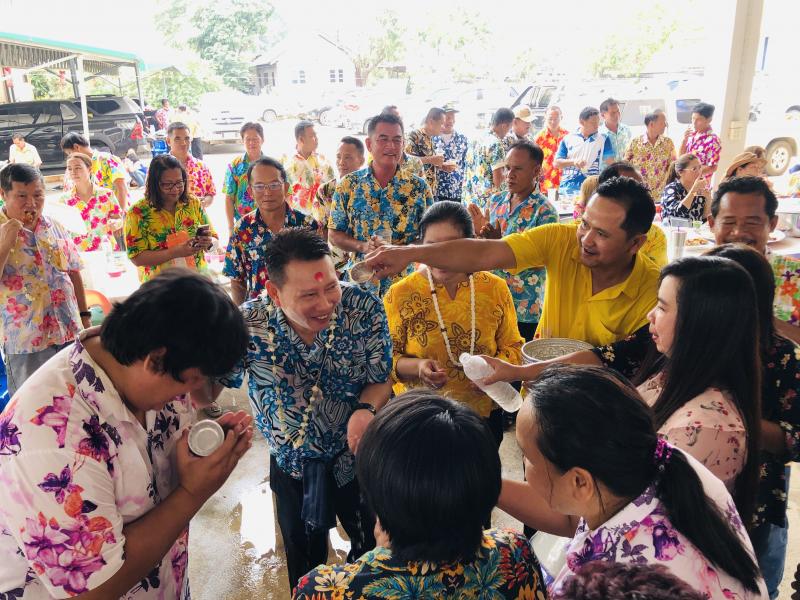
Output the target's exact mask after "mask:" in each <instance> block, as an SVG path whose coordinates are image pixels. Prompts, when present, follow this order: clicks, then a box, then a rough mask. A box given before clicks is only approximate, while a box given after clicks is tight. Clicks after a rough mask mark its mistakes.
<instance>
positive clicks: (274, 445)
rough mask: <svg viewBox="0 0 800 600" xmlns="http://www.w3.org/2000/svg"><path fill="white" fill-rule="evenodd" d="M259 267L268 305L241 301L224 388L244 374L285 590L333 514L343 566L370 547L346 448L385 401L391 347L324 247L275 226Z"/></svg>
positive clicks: (382, 319) (308, 563) (378, 312)
mask: <svg viewBox="0 0 800 600" xmlns="http://www.w3.org/2000/svg"><path fill="white" fill-rule="evenodd" d="M265 261H266V265H267V270H268V271H269V274H270V278H269V281H268V282H267V292H268V293H269V298H265V297H261V298H257V299H255V300H251V301H249V302H246V303H245V304H244V305H242V309H241V310H242V313H243V315H244V319H245V322H246V323H247V325H248V327H249V330H250V343H249V345H248V352H247V355H246V357H245V359H244V360H243V361H242V362H241V363H240V364H239V365H238V366H237V367H236V368H235V369H234V370H233V372H232V373H230V374H229V375H228V376H226V377H224V378H223V379H222V383H223V384H224V385H226V386H228V387H234V388H235V387H239V386H241V385H242V382H243V380H244V375H245V373H247V374H248V385H249V392H250V401H251V403H252V406H253V409H254V413H255V422H256V425H257V426H258V428H259V429H260V430H261V432H262V433H263V434H264V436H265V437H266V439H267V442H268V444H269V450H270V468H269V480H270V488H271V489H272V491H273V492H274V493H275V496H276V506H277V513H278V525H279V526H280V529H281V534H282V536H283V541H284V547H285V548H286V562H287V566H288V571H289V583H290V587H294V585H295V584H296V583H297V580H298V579H299V578H300V577H301V576H302V575H303V574H305V573H306V572H308V571H309V570H311V569H312V568H313V567H316V566H317V565H318V564H320V563H324V562H326V559H327V555H328V530H329V529H330V528H331V527H333V526H335V524H336V517H337V516H338V518H339V521H340V522H341V523H342V526H343V527H344V529H345V531H346V532H347V534H348V535H349V536H350V542H351V551H350V556H349V560H353V559H354V558H356V557H358V556H360V555H361V554H362V553H364V552H365V551H367V550H369V549H371V548H372V547H373V546H374V544H375V540H374V537H373V533H372V530H373V523H372V520H371V517H369V516H368V514H367V513H365V512H364V510H363V508H362V505H361V502H360V492H359V487H358V482H357V481H356V480H355V470H354V456H353V453H354V452H355V451H356V449H357V447H358V442H359V440H360V439H361V436H362V434H363V432H364V430H365V429H366V427H367V425H368V424H369V422H370V421H371V420H372V418H373V415H374V414H375V411H376V410H378V409H380V408H381V407H382V406H383V405H384V404H385V403H386V402H387V400H388V399H389V393H390V390H391V384H390V383H389V374H390V371H391V365H392V356H391V354H392V342H391V338H390V337H389V327H388V325H387V322H386V315H385V314H384V312H383V307H382V305H381V303H380V301H379V300H378V298H376V297H375V296H374V295H373V294H370V293H369V292H367V291H366V290H363V289H361V288H359V287H357V286H351V285H349V284H340V282H339V280H338V278H337V276H336V269H335V268H334V265H333V261H332V260H331V257H330V249H329V248H328V245H327V244H326V243H325V240H323V239H322V238H321V237H319V236H318V235H316V234H315V233H313V232H311V231H309V230H307V229H284V230H282V231H280V232H279V233H277V234H275V235H274V236H273V238H272V240H271V241H270V242H269V243H268V244H267V249H266V257H265ZM334 513H335V514H334Z"/></svg>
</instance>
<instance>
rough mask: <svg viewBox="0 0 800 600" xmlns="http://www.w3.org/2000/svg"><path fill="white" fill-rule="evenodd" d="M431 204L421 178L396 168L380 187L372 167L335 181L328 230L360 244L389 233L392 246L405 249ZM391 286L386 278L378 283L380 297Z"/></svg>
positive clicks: (429, 195) (415, 235) (428, 189)
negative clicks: (344, 235) (383, 232)
mask: <svg viewBox="0 0 800 600" xmlns="http://www.w3.org/2000/svg"><path fill="white" fill-rule="evenodd" d="M432 204H433V196H432V195H431V189H430V188H429V187H428V184H427V183H425V180H424V179H422V178H420V177H417V176H416V175H409V174H408V173H407V172H406V171H404V170H403V169H398V170H397V172H396V173H395V176H394V177H393V178H392V180H391V181H389V184H388V185H387V186H386V187H385V188H382V187H381V186H380V184H379V183H378V180H377V179H375V176H374V175H373V174H372V167H367V168H365V169H360V170H358V171H354V172H353V173H350V174H349V175H345V176H344V177H343V178H342V180H341V181H340V182H339V185H338V186H337V187H336V192H335V193H334V194H333V204H332V205H331V216H330V221H329V222H328V227H329V228H330V229H335V230H337V231H343V232H344V233H346V234H348V235H351V236H353V237H354V238H355V239H357V240H361V241H364V242H365V241H367V240H369V239H370V237H371V236H373V235H375V234H376V233H377V232H378V231H379V230H381V229H383V230H389V231H391V232H392V243H393V244H394V245H396V246H407V245H408V244H410V243H412V242H414V241H415V240H416V239H417V238H418V237H419V222H420V219H422V214H423V213H424V212H425V211H426V210H427V209H428V207H430V206H431V205H432ZM359 258H360V256H359ZM407 272H408V273H410V272H411V271H410V268H409V270H408V271H407ZM394 279H395V280H396V279H399V276H398V277H396V278H394ZM391 283H392V280H390V279H383V280H381V282H380V293H381V295H382V294H384V293H386V290H388V289H389V286H390V285H391Z"/></svg>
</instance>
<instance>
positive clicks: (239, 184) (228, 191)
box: [222, 152, 255, 222]
mask: <svg viewBox="0 0 800 600" xmlns="http://www.w3.org/2000/svg"><path fill="white" fill-rule="evenodd" d="M249 168H250V161H249V160H248V159H247V153H246V152H245V153H244V154H243V155H242V156H237V157H236V158H234V159H233V160H232V161H231V164H229V165H228V169H227V170H226V171H225V182H224V183H223V184H222V193H223V194H225V195H226V196H233V197H234V201H233V221H234V222H236V221H238V220H239V219H241V218H242V217H243V216H244V215H246V214H247V213H249V212H250V211H252V210H253V209H254V208H255V202H254V200H253V198H252V197H251V196H250V189H249V187H248V185H247V169H249Z"/></svg>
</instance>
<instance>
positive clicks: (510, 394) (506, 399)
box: [458, 352, 522, 412]
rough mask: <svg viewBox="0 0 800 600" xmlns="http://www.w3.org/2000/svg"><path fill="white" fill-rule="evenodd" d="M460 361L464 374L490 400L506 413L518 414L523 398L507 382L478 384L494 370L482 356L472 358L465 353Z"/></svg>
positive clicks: (460, 357)
mask: <svg viewBox="0 0 800 600" xmlns="http://www.w3.org/2000/svg"><path fill="white" fill-rule="evenodd" d="M458 361H459V362H460V363H461V364H462V365H463V366H464V374H465V375H466V376H467V377H469V379H470V381H472V382H474V383H475V385H477V386H478V387H479V388H480V389H481V390H483V391H484V392H485V393H486V395H487V396H489V398H491V399H492V400H494V401H495V402H496V403H497V405H498V406H499V407H500V408H502V409H503V410H505V411H506V412H517V411H518V410H519V408H520V406H522V396H520V395H519V392H518V391H517V390H515V389H514V386H513V385H511V384H510V383H507V382H505V381H498V382H496V383H492V384H490V385H483V384H481V383H478V382H479V380H481V379H483V378H484V377H487V376H489V375H491V374H492V373H493V372H494V369H493V368H492V367H491V366H490V365H489V363H487V362H486V361H485V360H483V359H482V358H481V357H480V356H472V355H470V354H467V353H466V352H464V353H463V354H462V355H461V356H459V357H458Z"/></svg>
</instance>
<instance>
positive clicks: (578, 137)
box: [555, 130, 614, 194]
mask: <svg viewBox="0 0 800 600" xmlns="http://www.w3.org/2000/svg"><path fill="white" fill-rule="evenodd" d="M555 157H556V158H559V159H564V158H569V159H579V158H580V159H583V160H585V161H586V166H585V167H584V168H583V170H581V169H579V168H577V167H565V168H564V169H562V170H561V184H560V186H559V188H558V189H559V191H560V192H561V193H566V194H577V193H578V192H580V190H581V184H582V183H583V180H584V179H586V178H587V177H589V176H590V175H598V174H599V173H600V170H601V168H602V166H601V165H602V164H604V163H605V162H606V161H607V160H608V159H610V158H614V146H613V145H612V144H611V140H610V139H609V138H608V137H607V136H605V135H603V134H602V133H600V132H599V131H598V132H596V133H593V134H592V135H590V136H589V137H583V134H582V133H581V132H580V130H578V131H576V132H575V133H568V134H567V135H565V136H564V138H563V139H562V140H561V143H560V144H559V145H558V151H557V152H556V156H555Z"/></svg>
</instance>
